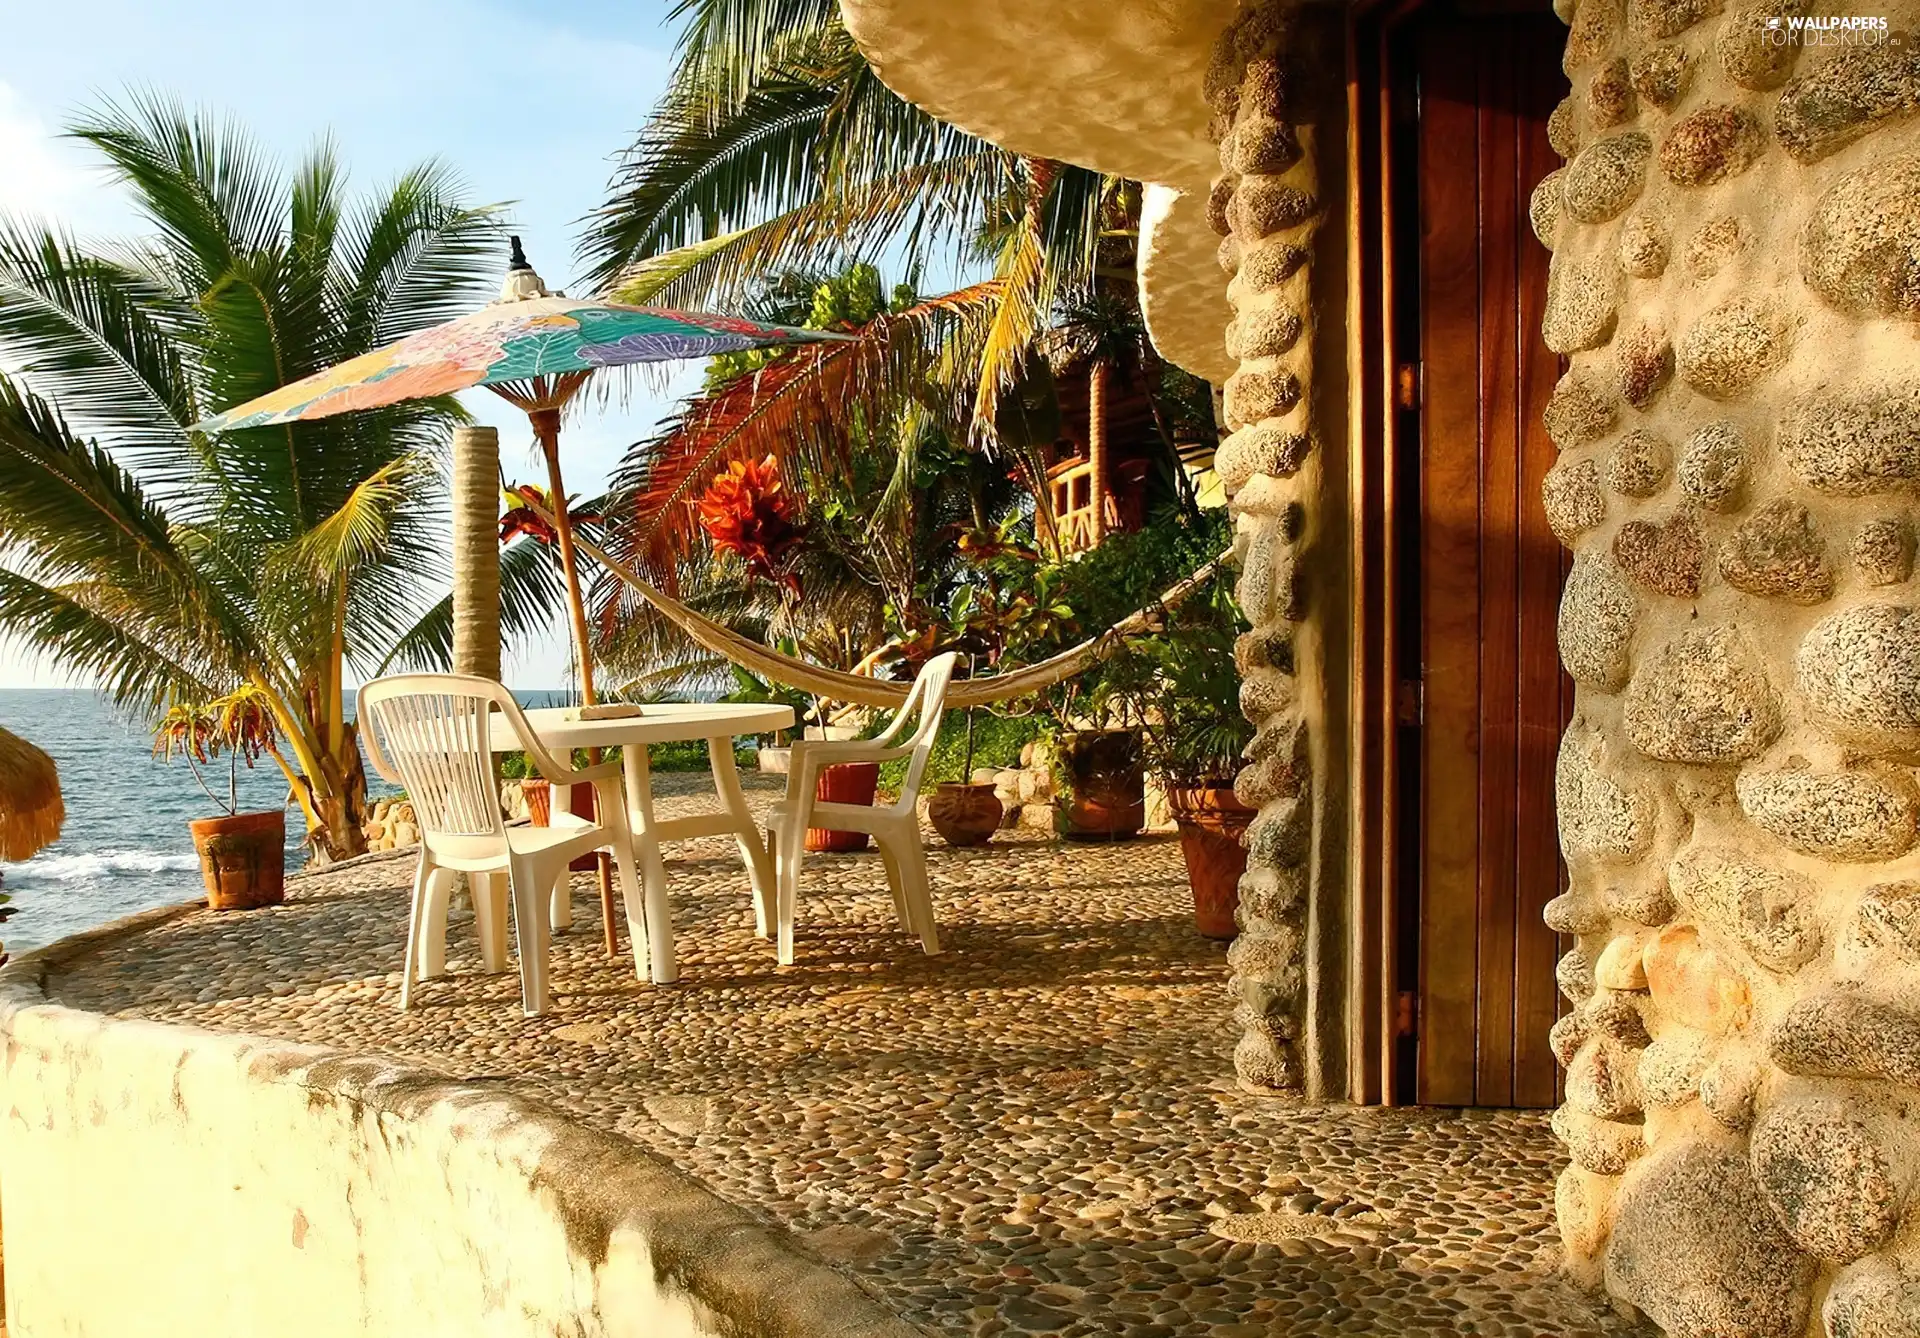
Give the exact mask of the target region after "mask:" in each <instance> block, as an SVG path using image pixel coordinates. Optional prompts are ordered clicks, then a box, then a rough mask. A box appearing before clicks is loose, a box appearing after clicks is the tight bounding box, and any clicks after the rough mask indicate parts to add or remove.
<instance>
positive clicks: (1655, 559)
mask: <svg viewBox="0 0 1920 1338" xmlns="http://www.w3.org/2000/svg"><path fill="white" fill-rule="evenodd" d="M1705 559H1706V549H1705V546H1704V545H1703V544H1702V543H1701V540H1700V528H1699V526H1698V525H1697V524H1696V523H1695V522H1694V519H1693V516H1692V515H1691V514H1690V513H1688V512H1686V511H1677V512H1675V513H1674V514H1673V515H1671V516H1669V517H1667V519H1666V520H1665V521H1663V522H1662V523H1660V524H1658V525H1655V524H1653V523H1651V522H1649V521H1644V520H1630V521H1628V522H1627V523H1626V524H1624V525H1622V526H1621V527H1620V528H1619V529H1618V530H1617V531H1615V532H1614V536H1613V560H1614V561H1615V562H1617V563H1619V564H1620V570H1621V571H1624V572H1625V573H1626V574H1627V575H1628V576H1630V577H1632V578H1633V580H1634V581H1635V582H1636V583H1638V584H1640V585H1642V586H1644V587H1646V588H1647V589H1649V590H1651V591H1653V592H1654V593H1655V594H1661V595H1672V596H1673V597H1674V598H1675V599H1692V598H1693V597H1694V596H1695V595H1697V594H1699V593H1700V567H1701V564H1702V563H1703V562H1704V561H1705Z"/></svg>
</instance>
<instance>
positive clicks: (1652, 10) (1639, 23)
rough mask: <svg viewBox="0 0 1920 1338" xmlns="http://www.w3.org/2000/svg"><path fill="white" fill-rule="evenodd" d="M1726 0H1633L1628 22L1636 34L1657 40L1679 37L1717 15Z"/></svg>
mask: <svg viewBox="0 0 1920 1338" xmlns="http://www.w3.org/2000/svg"><path fill="white" fill-rule="evenodd" d="M1723 3H1724V0H1631V4H1630V5H1629V7H1628V15H1627V22H1628V25H1629V27H1630V28H1631V29H1632V32H1633V35H1634V36H1635V37H1639V38H1641V39H1643V40H1644V39H1649V38H1650V39H1653V40H1655V41H1658V40H1660V39H1663V38H1667V37H1678V36H1679V35H1680V34H1681V33H1683V32H1685V31H1686V30H1687V29H1689V28H1691V27H1692V26H1693V25H1694V24H1696V23H1698V22H1700V20H1701V19H1704V18H1707V17H1708V16H1709V15H1713V14H1718V13H1719V12H1720V7H1721V5H1722V4H1723Z"/></svg>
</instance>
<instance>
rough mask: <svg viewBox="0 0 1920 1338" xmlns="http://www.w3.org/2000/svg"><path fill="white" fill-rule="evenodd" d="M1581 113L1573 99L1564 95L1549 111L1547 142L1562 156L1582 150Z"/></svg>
mask: <svg viewBox="0 0 1920 1338" xmlns="http://www.w3.org/2000/svg"><path fill="white" fill-rule="evenodd" d="M1579 122H1580V114H1579V112H1578V111H1577V110H1576V109H1575V108H1574V105H1573V99H1572V98H1571V97H1564V98H1562V99H1560V101H1559V102H1558V103H1556V104H1555V105H1554V108H1553V110H1552V111H1551V112H1549V113H1547V144H1548V145H1549V146H1550V147H1551V148H1552V149H1553V151H1554V152H1555V153H1557V154H1559V155H1560V156H1561V157H1562V158H1571V157H1573V155H1574V154H1576V153H1578V152H1580V129H1579Z"/></svg>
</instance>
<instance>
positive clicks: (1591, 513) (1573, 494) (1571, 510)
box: [1540, 460, 1607, 548]
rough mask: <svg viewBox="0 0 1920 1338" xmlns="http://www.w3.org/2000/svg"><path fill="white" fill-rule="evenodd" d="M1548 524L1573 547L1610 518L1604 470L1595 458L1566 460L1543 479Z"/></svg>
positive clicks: (1542, 494)
mask: <svg viewBox="0 0 1920 1338" xmlns="http://www.w3.org/2000/svg"><path fill="white" fill-rule="evenodd" d="M1540 495H1541V498H1542V500H1543V502H1544V503H1545V507H1546V512H1547V524H1548V525H1549V526H1550V527H1551V528H1552V530H1553V533H1554V536H1555V537H1556V538H1558V539H1559V540H1560V542H1561V543H1563V544H1565V545H1566V546H1567V547H1568V548H1572V547H1573V544H1574V540H1576V539H1578V538H1579V537H1580V536H1581V535H1582V534H1585V533H1586V532H1587V531H1588V530H1590V529H1592V528H1593V527H1594V526H1596V525H1598V524H1599V523H1600V522H1601V521H1602V520H1604V519H1605V518H1606V514H1607V503H1606V498H1605V497H1603V496H1602V495H1601V492H1600V469H1599V466H1598V465H1596V464H1595V463H1594V462H1593V461H1592V460H1562V461H1560V463H1558V464H1556V465H1555V466H1554V467H1553V468H1552V469H1549V470H1548V471H1547V476H1546V478H1544V479H1542V480H1541V484H1540Z"/></svg>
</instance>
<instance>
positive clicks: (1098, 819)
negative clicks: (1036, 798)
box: [1058, 729, 1147, 841]
mask: <svg viewBox="0 0 1920 1338" xmlns="http://www.w3.org/2000/svg"><path fill="white" fill-rule="evenodd" d="M1059 749H1060V762H1061V765H1062V766H1063V767H1064V768H1065V770H1066V782H1067V791H1068V793H1067V795H1066V796H1064V802H1063V803H1062V804H1061V806H1060V816H1059V820H1058V830H1059V833H1060V835H1062V836H1064V837H1066V838H1067V839H1068V840H1070V841H1130V840H1132V839H1133V838H1134V837H1136V836H1138V835H1139V834H1140V829H1141V828H1142V827H1144V826H1145V825H1146V821H1147V778H1146V774H1145V773H1144V772H1143V771H1142V769H1141V766H1140V731H1139V730H1137V729H1094V730H1082V731H1080V732H1079V733H1077V734H1064V735H1062V736H1061V737H1060V742H1059Z"/></svg>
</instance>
